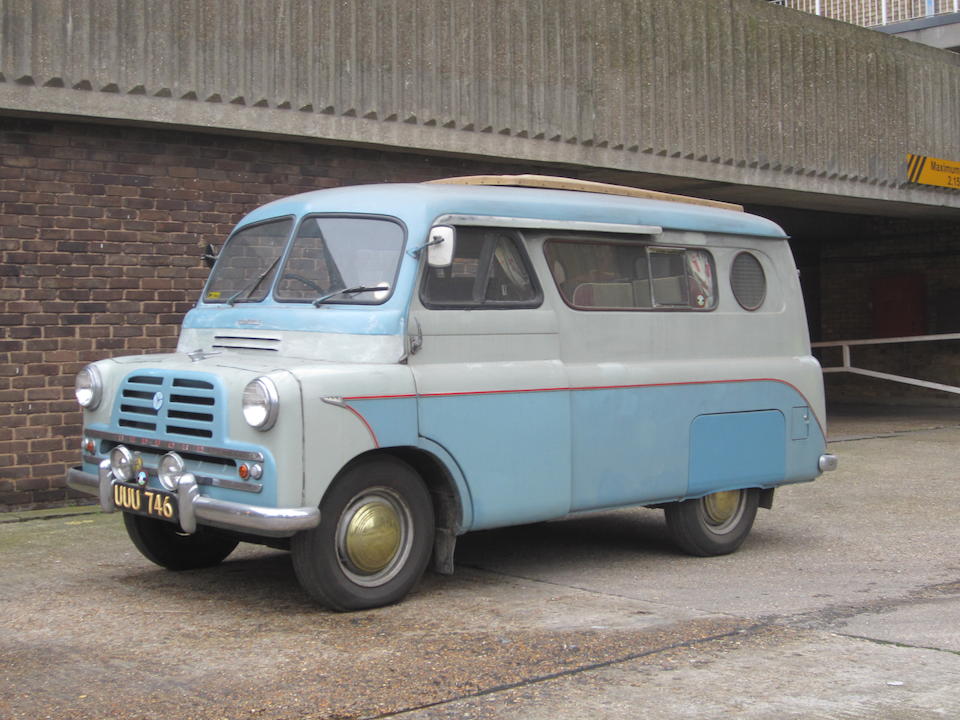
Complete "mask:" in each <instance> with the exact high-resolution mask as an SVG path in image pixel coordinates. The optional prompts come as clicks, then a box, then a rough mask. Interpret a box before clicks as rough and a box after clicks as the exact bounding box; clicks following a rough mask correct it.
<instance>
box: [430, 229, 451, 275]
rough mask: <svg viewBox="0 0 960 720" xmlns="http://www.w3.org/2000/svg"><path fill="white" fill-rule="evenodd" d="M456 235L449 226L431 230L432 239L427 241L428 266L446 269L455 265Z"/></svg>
mask: <svg viewBox="0 0 960 720" xmlns="http://www.w3.org/2000/svg"><path fill="white" fill-rule="evenodd" d="M454 235H455V233H454V229H453V228H452V227H450V226H449V225H437V226H436V227H433V228H430V239H429V240H428V241H427V265H429V266H430V267H435V268H445V267H450V266H451V265H452V264H453V245H454Z"/></svg>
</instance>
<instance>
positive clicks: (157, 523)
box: [123, 513, 239, 570]
mask: <svg viewBox="0 0 960 720" xmlns="http://www.w3.org/2000/svg"><path fill="white" fill-rule="evenodd" d="M123 524H124V525H125V526H126V528H127V535H129V536H130V539H131V540H132V541H133V544H134V545H136V546H137V550H139V551H140V552H141V553H142V554H143V556H144V557H145V558H147V560H150V561H151V562H154V563H156V564H157V565H160V566H161V567H165V568H167V569H168V570H193V569H195V568H205V567H212V566H214V565H218V564H219V563H221V562H222V561H223V559H224V558H226V557H227V555H229V554H230V553H232V552H233V550H234V548H235V547H237V545H238V543H239V541H238V540H237V539H236V538H235V537H232V536H231V535H229V534H227V533H224V532H220V531H218V530H215V529H213V528H207V527H203V526H201V527H199V528H197V532H195V533H193V534H187V533H185V532H181V531H180V528H179V527H177V526H176V525H174V524H173V523H168V522H164V521H163V520H155V519H154V518H148V517H141V516H140V515H131V514H130V513H124V514H123Z"/></svg>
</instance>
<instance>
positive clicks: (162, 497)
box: [113, 482, 178, 522]
mask: <svg viewBox="0 0 960 720" xmlns="http://www.w3.org/2000/svg"><path fill="white" fill-rule="evenodd" d="M113 504H114V505H116V506H117V507H118V508H119V509H120V510H123V511H124V512H130V513H134V514H135V515H145V516H146V517H152V518H157V519H159V520H167V521H169V522H177V521H178V518H177V496H176V495H174V494H173V493H169V492H165V491H163V490H154V489H153V488H145V487H140V486H139V485H129V484H127V483H120V482H114V484H113Z"/></svg>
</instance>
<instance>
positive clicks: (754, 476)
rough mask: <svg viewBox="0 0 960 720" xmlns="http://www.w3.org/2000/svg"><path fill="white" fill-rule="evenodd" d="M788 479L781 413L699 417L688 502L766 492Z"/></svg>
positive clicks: (695, 423) (694, 430) (692, 446)
mask: <svg viewBox="0 0 960 720" xmlns="http://www.w3.org/2000/svg"><path fill="white" fill-rule="evenodd" d="M785 475H786V422H785V420H784V416H783V413H782V412H780V411H779V410H752V411H748V412H724V413H716V414H711V415H699V416H698V417H696V418H695V419H694V421H693V423H692V424H691V426H690V475H689V480H688V482H687V489H686V493H685V496H686V497H698V496H700V495H705V494H706V493H711V492H718V491H724V490H734V489H737V488H742V487H768V486H771V485H776V484H778V483H780V482H782V481H783V479H784V477H785Z"/></svg>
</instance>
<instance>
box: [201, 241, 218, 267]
mask: <svg viewBox="0 0 960 720" xmlns="http://www.w3.org/2000/svg"><path fill="white" fill-rule="evenodd" d="M216 261H217V251H216V250H215V249H214V247H213V244H212V243H207V247H206V248H205V249H204V251H203V264H204V265H206V266H207V267H208V268H212V267H213V264H214V263H215V262H216Z"/></svg>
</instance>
